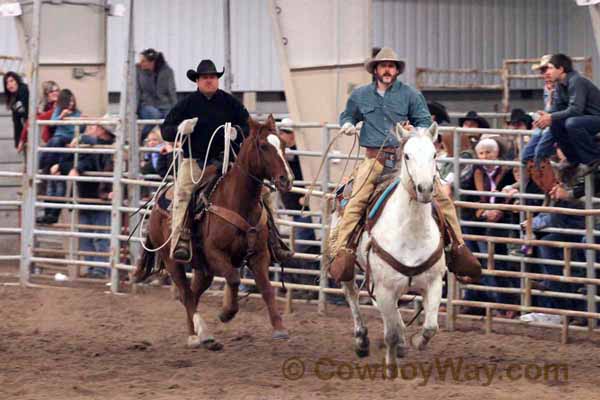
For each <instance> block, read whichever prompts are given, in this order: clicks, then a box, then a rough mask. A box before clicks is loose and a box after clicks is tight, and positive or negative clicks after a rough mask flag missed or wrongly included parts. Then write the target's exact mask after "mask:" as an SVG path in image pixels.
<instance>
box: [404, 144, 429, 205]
mask: <svg viewBox="0 0 600 400" xmlns="http://www.w3.org/2000/svg"><path fill="white" fill-rule="evenodd" d="M411 137H412V135H411V136H409V137H408V138H406V139H405V140H403V141H402V142H401V147H400V151H401V154H402V161H403V163H404V168H406V173H407V174H408V180H409V187H406V184H405V183H404V182H403V181H402V180H400V182H401V183H402V186H404V189H406V191H407V192H408V194H409V195H410V199H411V200H417V185H415V180H414V179H413V177H412V175H411V173H410V169H409V168H408V164H407V163H406V161H407V159H406V154H405V153H404V146H405V145H406V142H408V140H409V139H410V138H411ZM432 184H433V185H434V187H435V175H434V176H433V181H432Z"/></svg>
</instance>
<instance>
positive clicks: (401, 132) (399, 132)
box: [396, 122, 410, 139]
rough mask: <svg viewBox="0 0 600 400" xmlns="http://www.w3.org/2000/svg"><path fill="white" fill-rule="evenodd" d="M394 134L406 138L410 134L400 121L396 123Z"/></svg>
mask: <svg viewBox="0 0 600 400" xmlns="http://www.w3.org/2000/svg"><path fill="white" fill-rule="evenodd" d="M396 136H400V137H401V138H403V139H406V138H407V137H409V136H410V131H407V130H406V129H404V127H403V126H402V124H401V123H400V122H398V123H397V124H396Z"/></svg>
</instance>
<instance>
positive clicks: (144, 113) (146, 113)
mask: <svg viewBox="0 0 600 400" xmlns="http://www.w3.org/2000/svg"><path fill="white" fill-rule="evenodd" d="M168 111H169V110H161V109H159V108H156V107H154V106H140V109H139V111H138V116H139V117H140V119H161V118H164V117H166V116H167V113H168ZM155 126H156V125H144V127H143V128H142V138H141V142H142V143H143V142H144V140H145V139H146V136H148V134H149V133H150V131H151V130H152V129H154V127H155Z"/></svg>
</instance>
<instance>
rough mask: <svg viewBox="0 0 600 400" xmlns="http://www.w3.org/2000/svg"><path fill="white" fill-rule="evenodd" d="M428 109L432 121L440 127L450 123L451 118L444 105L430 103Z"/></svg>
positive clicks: (434, 102)
mask: <svg viewBox="0 0 600 400" xmlns="http://www.w3.org/2000/svg"><path fill="white" fill-rule="evenodd" d="M427 108H428V109H429V113H430V114H431V119H432V120H433V121H434V122H437V124H438V125H443V124H444V123H447V124H449V123H450V116H449V115H448V111H446V107H445V106H444V105H443V104H441V103H438V102H437V101H430V102H428V103H427Z"/></svg>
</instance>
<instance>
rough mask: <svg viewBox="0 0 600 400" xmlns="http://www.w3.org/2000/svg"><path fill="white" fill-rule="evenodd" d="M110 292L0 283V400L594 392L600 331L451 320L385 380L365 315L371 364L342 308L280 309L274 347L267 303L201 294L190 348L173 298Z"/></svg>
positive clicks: (373, 316) (158, 292)
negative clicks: (206, 341)
mask: <svg viewBox="0 0 600 400" xmlns="http://www.w3.org/2000/svg"><path fill="white" fill-rule="evenodd" d="M105 290H106V289H105V288H100V287H98V286H96V287H95V288H85V289H81V288H75V289H73V288H69V289H54V288H52V289H43V288H42V289H40V288H27V289H25V288H22V287H19V286H6V285H5V284H0V321H1V322H0V399H4V400H6V399H44V400H48V399H223V398H234V399H238V398H239V399H242V398H243V399H266V398H277V399H304V398H342V399H370V398H406V399H477V400H481V399H485V400H492V399H515V398H526V399H561V400H564V399H598V398H600V389H599V388H598V379H599V377H600V337H598V335H596V336H592V337H589V336H587V334H586V333H583V332H582V333H574V334H573V335H572V336H571V343H570V344H568V345H560V342H559V337H560V332H559V331H558V330H552V331H548V330H542V329H539V328H530V329H526V328H525V327H516V326H506V325H498V326H495V328H494V330H495V333H493V334H490V335H485V334H483V333H482V324H481V323H480V322H469V321H459V322H458V328H459V329H458V330H457V331H455V332H447V331H445V330H443V329H442V330H441V331H440V333H439V334H438V336H436V337H435V338H434V339H433V341H432V343H431V346H430V347H429V349H428V350H426V351H424V352H417V351H415V350H411V352H410V353H409V355H408V356H407V357H406V358H405V359H404V360H402V361H401V363H400V369H399V376H398V378H396V379H393V380H390V379H383V378H382V374H381V370H380V369H379V365H378V364H380V363H381V361H382V357H383V349H382V348H381V336H382V324H381V322H380V320H379V316H378V315H377V312H376V311H374V310H367V312H366V314H367V320H368V326H369V329H370V332H371V334H370V337H371V341H372V346H371V356H370V357H368V358H366V359H361V360H359V359H357V358H356V356H355V355H354V352H353V350H352V343H353V341H352V337H351V332H352V322H351V317H350V313H349V310H348V309H347V308H345V307H339V306H331V307H330V308H329V315H328V316H326V317H325V316H319V315H318V314H317V313H316V309H315V307H314V306H313V305H308V304H300V305H296V307H295V310H294V312H293V313H292V314H290V315H284V319H285V323H286V324H287V327H288V329H289V331H290V334H291V338H290V339H289V340H287V341H273V340H272V339H271V335H270V334H271V331H270V328H269V324H268V322H267V315H266V311H265V308H264V306H263V304H262V301H260V300H259V299H254V298H249V299H244V300H243V301H242V309H241V311H240V313H239V314H238V316H237V317H236V319H235V320H234V321H232V322H231V323H230V324H228V325H223V324H221V323H220V322H217V318H216V315H217V312H218V308H219V304H220V298H219V297H218V295H215V294H214V293H213V294H211V293H209V294H208V295H207V296H206V297H205V298H204V303H203V304H202V305H201V308H200V310H201V311H202V312H203V315H204V318H205V320H206V321H207V324H208V325H209V327H210V329H211V330H212V331H213V333H214V334H215V335H216V337H217V338H218V339H219V340H220V341H221V342H222V343H223V344H224V349H223V350H222V351H220V352H209V351H208V350H204V349H196V350H188V349H186V348H185V341H186V337H187V336H186V335H187V334H186V330H185V325H184V323H183V322H184V320H183V308H182V307H181V306H180V305H179V303H178V302H176V301H174V300H173V298H172V295H171V293H170V291H169V290H167V289H163V288H155V289H148V290H146V292H145V293H143V294H136V295H111V294H108V293H106V292H105ZM409 330H410V332H411V333H412V332H414V331H415V330H416V327H411V328H409ZM286 360H287V361H286ZM302 365H303V367H302ZM552 365H558V367H556V368H555V369H552V368H554V367H552ZM303 370H304V374H301V373H302V371H303ZM444 370H445V372H446V375H445V376H444ZM544 370H545V371H546V372H547V373H545V372H544ZM557 372H558V373H557ZM526 376H528V377H529V378H527V377H526Z"/></svg>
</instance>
